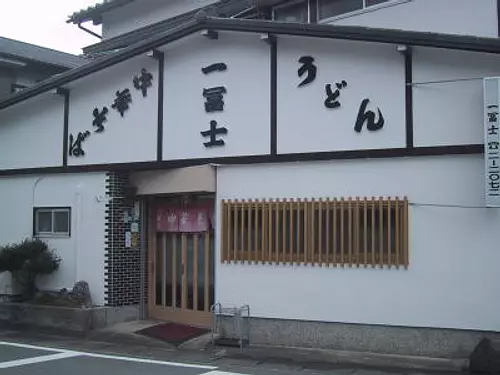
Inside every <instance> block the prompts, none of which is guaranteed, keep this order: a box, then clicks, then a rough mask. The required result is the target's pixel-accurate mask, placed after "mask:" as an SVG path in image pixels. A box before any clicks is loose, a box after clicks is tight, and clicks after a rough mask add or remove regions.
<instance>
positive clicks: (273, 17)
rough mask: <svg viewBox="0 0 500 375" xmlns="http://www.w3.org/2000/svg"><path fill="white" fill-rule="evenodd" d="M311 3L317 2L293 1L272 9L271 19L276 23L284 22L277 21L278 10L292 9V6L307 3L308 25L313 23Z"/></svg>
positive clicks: (307, 0) (309, 0)
mask: <svg viewBox="0 0 500 375" xmlns="http://www.w3.org/2000/svg"><path fill="white" fill-rule="evenodd" d="M311 1H313V2H316V1H317V0H292V1H288V2H286V3H284V4H279V5H276V6H274V7H273V8H272V11H271V19H272V20H273V21H276V22H284V21H277V20H276V10H279V9H284V8H288V7H291V6H294V5H297V4H300V3H306V4H307V23H311Z"/></svg>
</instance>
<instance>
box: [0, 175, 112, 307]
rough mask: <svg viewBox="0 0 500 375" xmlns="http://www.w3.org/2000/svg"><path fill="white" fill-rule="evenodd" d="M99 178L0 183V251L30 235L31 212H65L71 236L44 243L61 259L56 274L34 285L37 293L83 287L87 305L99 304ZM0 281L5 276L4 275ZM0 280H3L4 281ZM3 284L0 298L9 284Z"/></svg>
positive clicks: (101, 244)
mask: <svg viewBox="0 0 500 375" xmlns="http://www.w3.org/2000/svg"><path fill="white" fill-rule="evenodd" d="M104 194H105V174H103V173H89V174H62V175H46V176H15V177H0V207H2V212H4V213H6V214H4V215H3V217H2V225H0V245H5V244H8V243H14V242H15V243H17V242H20V241H22V240H23V239H25V238H31V236H32V234H33V207H40V206H47V207H49V206H50V207H63V206H64V207H68V206H69V207H71V216H72V217H71V236H70V237H69V238H44V239H43V240H44V241H47V242H48V243H49V245H50V246H51V248H53V249H54V250H55V251H56V252H57V254H58V255H59V256H60V257H61V259H62V262H61V266H60V269H59V270H58V271H57V272H56V273H54V274H52V275H50V276H47V277H44V278H43V279H41V280H40V283H39V287H40V288H41V289H49V290H59V289H61V288H68V289H71V288H72V287H73V285H74V283H75V282H76V281H79V280H84V281H87V282H88V283H89V286H90V291H91V293H92V299H93V302H94V303H96V304H103V303H104V247H105V244H104V229H105V227H104V224H105V223H104V220H105V204H106V201H105V200H101V201H97V200H96V197H98V196H104ZM4 277H5V275H4ZM4 277H3V279H4ZM6 279H7V280H5V279H4V284H3V285H1V283H2V282H1V281H0V293H3V292H4V290H5V287H6V284H5V283H8V282H9V280H8V278H6Z"/></svg>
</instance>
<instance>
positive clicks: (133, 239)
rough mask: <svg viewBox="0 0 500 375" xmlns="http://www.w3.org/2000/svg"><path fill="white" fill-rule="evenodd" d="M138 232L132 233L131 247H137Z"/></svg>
mask: <svg viewBox="0 0 500 375" xmlns="http://www.w3.org/2000/svg"><path fill="white" fill-rule="evenodd" d="M139 239H140V237H139V233H132V247H133V248H136V247H139Z"/></svg>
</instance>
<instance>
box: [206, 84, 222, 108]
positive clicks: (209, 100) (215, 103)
mask: <svg viewBox="0 0 500 375" xmlns="http://www.w3.org/2000/svg"><path fill="white" fill-rule="evenodd" d="M225 93H226V88H225V87H223V86H219V87H212V88H209V89H203V96H204V97H205V98H206V102H205V111H206V112H215V111H223V110H224V99H223V98H224V97H223V95H224V94H225Z"/></svg>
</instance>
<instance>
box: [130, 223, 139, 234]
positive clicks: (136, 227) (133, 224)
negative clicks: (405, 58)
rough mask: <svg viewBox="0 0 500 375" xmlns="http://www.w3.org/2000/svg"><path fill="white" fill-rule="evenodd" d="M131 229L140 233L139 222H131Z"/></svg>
mask: <svg viewBox="0 0 500 375" xmlns="http://www.w3.org/2000/svg"><path fill="white" fill-rule="evenodd" d="M130 231H131V232H132V233H138V232H139V223H132V224H130Z"/></svg>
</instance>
